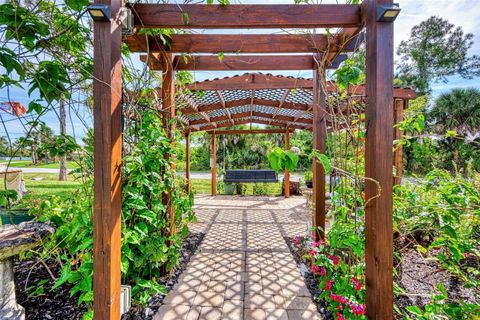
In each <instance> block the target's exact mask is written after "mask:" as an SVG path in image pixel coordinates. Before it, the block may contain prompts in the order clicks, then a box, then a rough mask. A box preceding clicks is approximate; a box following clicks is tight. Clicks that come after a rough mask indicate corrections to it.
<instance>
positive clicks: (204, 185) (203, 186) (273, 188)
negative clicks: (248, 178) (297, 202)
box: [192, 179, 282, 196]
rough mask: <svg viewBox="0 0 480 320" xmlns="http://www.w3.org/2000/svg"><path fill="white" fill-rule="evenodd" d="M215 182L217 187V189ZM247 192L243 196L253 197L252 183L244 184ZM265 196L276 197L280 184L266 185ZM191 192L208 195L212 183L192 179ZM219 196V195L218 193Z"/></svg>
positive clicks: (208, 180) (206, 180)
mask: <svg viewBox="0 0 480 320" xmlns="http://www.w3.org/2000/svg"><path fill="white" fill-rule="evenodd" d="M218 184H219V183H218V181H217V187H218ZM246 185H247V191H246V193H245V195H253V186H254V184H253V183H246ZM266 186H267V194H268V195H274V196H278V195H280V194H281V193H282V183H281V182H277V183H266ZM192 187H193V191H194V192H195V193H198V194H210V193H211V192H212V183H211V182H210V179H192ZM219 194H221V193H219Z"/></svg>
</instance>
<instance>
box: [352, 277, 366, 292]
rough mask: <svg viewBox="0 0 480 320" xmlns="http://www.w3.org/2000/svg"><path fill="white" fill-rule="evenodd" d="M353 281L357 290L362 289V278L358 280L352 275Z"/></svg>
mask: <svg viewBox="0 0 480 320" xmlns="http://www.w3.org/2000/svg"><path fill="white" fill-rule="evenodd" d="M352 282H353V287H354V288H355V290H357V291H360V290H362V286H363V285H362V282H360V280H358V279H357V278H355V277H352Z"/></svg>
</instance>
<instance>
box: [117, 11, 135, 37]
mask: <svg viewBox="0 0 480 320" xmlns="http://www.w3.org/2000/svg"><path fill="white" fill-rule="evenodd" d="M120 18H121V21H122V34H123V35H131V34H133V15H132V10H130V8H127V7H122V8H121V9H120Z"/></svg>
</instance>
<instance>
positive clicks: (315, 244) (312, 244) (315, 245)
mask: <svg viewBox="0 0 480 320" xmlns="http://www.w3.org/2000/svg"><path fill="white" fill-rule="evenodd" d="M310 245H311V246H312V247H314V248H318V247H319V246H320V242H319V241H317V242H311V243H310Z"/></svg>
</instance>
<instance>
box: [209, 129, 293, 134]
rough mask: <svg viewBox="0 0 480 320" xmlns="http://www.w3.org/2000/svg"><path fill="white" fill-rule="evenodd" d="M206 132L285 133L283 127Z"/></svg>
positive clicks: (291, 130)
mask: <svg viewBox="0 0 480 320" xmlns="http://www.w3.org/2000/svg"><path fill="white" fill-rule="evenodd" d="M294 131H295V130H294V129H290V130H288V132H290V133H292V132H294ZM208 133H215V134H217V135H219V134H222V135H227V134H275V133H285V129H246V130H242V129H239V130H236V129H230V130H215V131H208Z"/></svg>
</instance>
